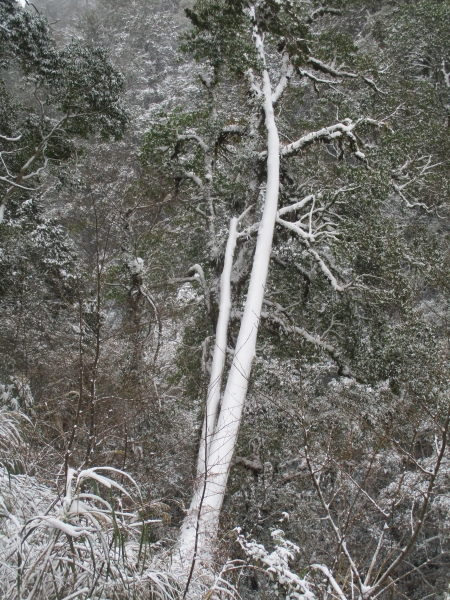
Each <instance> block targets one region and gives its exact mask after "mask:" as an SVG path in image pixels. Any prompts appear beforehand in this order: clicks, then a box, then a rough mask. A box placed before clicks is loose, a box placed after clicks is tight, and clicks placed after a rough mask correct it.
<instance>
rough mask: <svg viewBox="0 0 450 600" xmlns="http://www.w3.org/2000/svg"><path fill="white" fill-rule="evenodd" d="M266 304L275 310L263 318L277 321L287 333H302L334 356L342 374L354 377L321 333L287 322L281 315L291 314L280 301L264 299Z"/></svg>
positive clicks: (263, 314) (311, 342)
mask: <svg viewBox="0 0 450 600" xmlns="http://www.w3.org/2000/svg"><path fill="white" fill-rule="evenodd" d="M264 304H265V306H269V307H271V308H272V309H273V311H272V312H270V313H269V312H267V311H264V312H262V313H261V318H263V319H265V320H267V321H271V322H272V323H275V324H276V325H278V326H279V327H280V329H282V330H283V331H284V332H285V333H286V334H287V335H292V334H295V335H300V336H301V337H302V338H304V339H305V340H306V341H307V342H309V343H310V344H313V345H314V346H316V347H317V348H320V349H321V350H323V351H324V352H326V353H327V354H328V356H329V357H330V358H332V359H333V360H334V361H335V363H336V364H337V365H338V366H339V369H340V372H341V374H342V375H344V376H346V377H352V373H351V371H350V369H349V368H348V367H347V366H346V365H345V364H343V362H342V357H341V354H340V352H339V351H338V350H337V349H336V348H335V347H334V346H333V345H332V344H330V343H329V342H327V341H325V340H324V339H323V338H322V337H320V336H319V335H313V334H311V333H309V332H308V331H307V330H306V329H304V328H303V327H298V326H297V325H294V324H290V323H286V321H285V320H284V319H283V318H282V316H281V315H284V316H285V317H289V315H288V314H287V310H286V309H285V308H284V307H282V306H280V305H279V304H278V303H276V302H272V301H270V300H264Z"/></svg>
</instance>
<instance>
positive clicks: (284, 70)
mask: <svg viewBox="0 0 450 600" xmlns="http://www.w3.org/2000/svg"><path fill="white" fill-rule="evenodd" d="M293 74H294V67H293V65H292V63H291V61H290V59H289V54H288V53H287V52H285V53H284V54H283V60H282V63H281V76H280V80H279V82H278V85H277V87H276V88H275V91H274V92H273V94H272V103H273V104H275V103H276V102H278V100H279V99H280V98H281V95H282V94H283V92H284V90H285V89H286V87H287V86H288V84H289V81H290V79H291V77H292V75H293Z"/></svg>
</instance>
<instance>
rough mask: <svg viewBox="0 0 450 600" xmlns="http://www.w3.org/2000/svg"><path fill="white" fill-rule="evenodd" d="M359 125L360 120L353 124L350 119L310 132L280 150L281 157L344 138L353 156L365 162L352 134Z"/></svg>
mask: <svg viewBox="0 0 450 600" xmlns="http://www.w3.org/2000/svg"><path fill="white" fill-rule="evenodd" d="M360 123H361V120H359V121H356V122H355V123H354V122H353V121H352V120H351V119H344V121H343V122H342V123H336V124H335V125H330V126H329V127H323V128H322V129H319V130H318V131H312V132H311V133H308V134H306V135H304V136H302V137H301V138H300V139H298V140H297V141H295V142H292V143H291V144H287V145H286V146H284V147H282V148H281V156H282V157H287V156H295V155H296V154H298V153H299V152H301V151H302V150H303V149H304V148H307V147H308V146H311V145H312V144H314V143H315V142H325V143H330V142H332V141H333V140H338V139H342V138H346V139H347V140H348V141H349V142H350V146H351V148H352V150H353V154H354V155H355V156H356V157H357V158H359V159H360V160H365V158H366V157H365V155H364V154H363V153H362V152H361V151H360V150H359V147H358V143H357V140H356V137H355V135H354V133H353V131H354V130H355V128H356V127H357V125H359V124H360Z"/></svg>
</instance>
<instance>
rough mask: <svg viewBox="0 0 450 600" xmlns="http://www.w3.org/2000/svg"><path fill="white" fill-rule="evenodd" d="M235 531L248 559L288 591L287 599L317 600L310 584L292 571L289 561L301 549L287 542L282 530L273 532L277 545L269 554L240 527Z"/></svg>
mask: <svg viewBox="0 0 450 600" xmlns="http://www.w3.org/2000/svg"><path fill="white" fill-rule="evenodd" d="M235 531H236V532H237V534H238V537H237V542H238V543H239V545H240V546H241V548H242V550H243V551H244V552H245V554H246V555H247V556H248V558H249V559H250V560H251V561H252V562H254V563H256V565H262V566H263V568H264V569H265V570H266V571H267V573H268V575H269V577H270V578H271V579H272V581H274V583H275V584H276V585H277V586H278V585H279V586H282V587H283V588H284V589H285V590H286V592H287V595H286V598H292V599H294V598H296V599H297V600H314V599H315V595H314V594H313V592H312V591H311V586H310V583H309V582H308V581H307V580H306V579H302V578H301V577H299V576H298V575H297V574H296V573H294V572H293V571H291V569H290V567H289V561H292V560H294V559H295V557H296V555H297V554H299V553H300V548H299V547H298V546H297V545H296V544H293V543H292V542H290V541H289V540H286V539H285V538H284V532H283V531H282V530H281V529H277V530H275V531H272V538H273V540H274V542H275V544H276V546H275V549H274V550H273V551H272V552H268V551H267V550H266V549H265V547H264V546H263V545H262V544H258V543H257V542H255V541H254V540H248V539H246V538H245V537H244V536H243V535H242V534H241V529H240V528H239V527H238V528H236V529H235Z"/></svg>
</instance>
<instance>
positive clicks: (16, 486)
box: [0, 407, 179, 600]
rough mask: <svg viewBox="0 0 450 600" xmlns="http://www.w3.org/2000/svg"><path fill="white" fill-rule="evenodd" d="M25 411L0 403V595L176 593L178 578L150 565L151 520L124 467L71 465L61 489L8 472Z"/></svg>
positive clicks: (174, 595) (20, 442) (151, 595)
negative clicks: (138, 505) (134, 496)
mask: <svg viewBox="0 0 450 600" xmlns="http://www.w3.org/2000/svg"><path fill="white" fill-rule="evenodd" d="M22 416H23V415H21V414H20V413H19V412H17V411H8V410H6V408H5V407H2V408H0V557H1V561H0V596H1V597H2V598H4V599H5V600H6V599H11V600H12V599H13V598H14V599H16V598H18V599H22V598H27V599H28V600H32V599H38V598H65V599H66V600H68V599H69V598H80V599H87V598H92V597H96V598H108V599H113V598H115V599H120V598H131V597H139V598H152V599H153V598H159V599H161V600H166V599H174V598H178V595H179V594H178V588H177V584H176V582H175V580H174V579H173V578H172V577H171V576H170V575H168V574H167V573H163V572H155V571H154V570H152V569H151V568H150V567H149V560H150V559H151V556H150V553H149V544H148V541H147V528H148V525H149V524H151V523H152V522H154V520H145V519H143V518H141V517H140V516H139V513H138V511H137V510H135V503H134V502H133V500H132V497H131V495H130V494H129V492H128V491H127V490H126V489H125V487H123V485H121V484H120V483H118V482H117V481H115V480H114V479H113V477H114V476H119V477H121V478H122V479H128V480H129V481H131V482H133V480H132V479H131V477H129V476H128V475H127V474H126V473H124V472H122V471H119V470H117V469H113V468H108V467H93V468H88V469H83V470H80V471H79V472H78V473H77V472H76V471H75V470H74V469H71V468H69V469H68V472H67V476H66V485H65V492H64V495H62V494H60V493H59V492H58V490H57V489H56V488H55V489H52V488H51V487H49V486H48V485H44V484H42V483H41V482H40V481H39V478H38V477H35V476H34V477H33V476H30V475H28V474H15V473H12V472H11V468H10V467H11V460H10V457H11V456H12V455H13V453H14V450H15V449H17V447H20V446H21V445H24V442H23V440H22V438H21V433H20V429H19V427H20V423H19V421H20V418H21V417H22ZM106 475H108V476H106ZM133 483H134V482H133ZM100 490H106V491H107V493H108V494H109V497H108V499H106V498H105V497H103V496H102V495H101V493H100ZM125 498H126V499H127V501H128V504H129V505H130V506H131V507H132V508H131V509H127V508H124V506H123V505H124V501H123V500H124V499H125Z"/></svg>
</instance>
